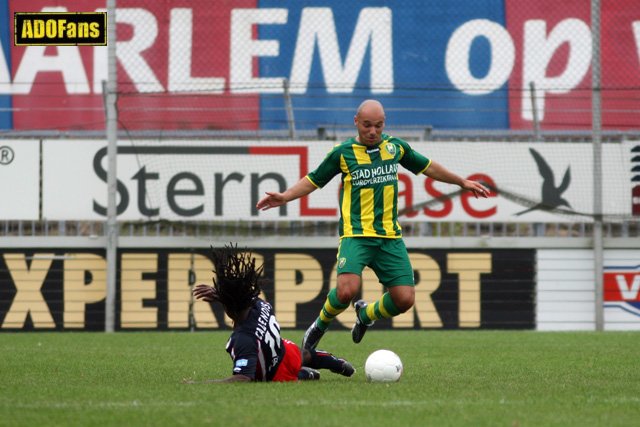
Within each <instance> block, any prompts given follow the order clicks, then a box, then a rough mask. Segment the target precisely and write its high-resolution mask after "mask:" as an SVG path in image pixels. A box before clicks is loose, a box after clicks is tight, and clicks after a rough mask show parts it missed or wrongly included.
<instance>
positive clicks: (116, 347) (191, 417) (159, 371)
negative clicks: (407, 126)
mask: <svg viewBox="0 0 640 427" xmlns="http://www.w3.org/2000/svg"><path fill="white" fill-rule="evenodd" d="M228 335H229V333H228V331H216V332H206V331H201V332H196V333H188V332H129V333H125V332H121V333H113V334H104V333H85V332H78V333H68V332H65V333H57V332H47V333H3V334H0V358H1V360H0V378H1V381H2V384H1V386H0V425H8V426H36V425H60V426H69V425H78V426H80V425H82V426H84V425H89V426H90V425H96V426H106V425H113V426H121V425H148V426H175V425H185V426H194V425H220V426H249V425H254V426H289V425H291V426H298V427H299V426H365V425H369V426H382V425H393V426H398V427H399V426H428V425H433V426H549V425H556V426H588V425H593V426H632V425H639V424H640V333H637V332H627V333H624V332H605V333H597V332H580V333H568V332H562V333H543V332H533V331H529V332H522V331H517V332H513V331H398V330H396V331H376V330H371V331H369V332H368V333H367V336H366V337H365V339H364V340H363V342H362V343H361V344H358V345H355V344H353V343H352V342H351V339H350V335H349V333H348V331H342V330H341V331H330V332H329V333H328V334H327V335H326V336H325V337H324V338H323V340H322V342H321V345H320V347H322V348H323V349H325V350H328V351H332V352H334V353H335V354H336V355H338V356H341V357H345V358H347V359H349V360H350V361H352V363H353V364H354V366H355V367H356V368H357V370H358V372H357V373H356V374H355V376H354V377H352V378H344V377H341V376H338V375H335V374H332V373H330V372H327V371H323V373H322V378H321V379H320V381H314V382H301V383H286V384H282V383H280V384H277V383H269V384H184V383H183V382H182V380H183V379H184V378H190V379H194V380H205V379H210V378H222V377H226V376H228V375H229V374H230V372H231V363H230V359H229V357H228V356H227V354H226V352H225V351H224V344H225V343H226V340H227V337H228ZM282 335H283V336H284V337H285V338H289V339H292V340H294V341H297V342H300V341H301V337H302V331H283V334H282ZM379 348H388V349H391V350H393V351H395V352H396V353H398V354H399V355H400V357H401V358H402V360H403V362H404V368H405V369H404V374H403V376H402V378H401V380H400V382H398V383H394V384H371V383H367V382H366V381H365V377H364V372H363V366H364V361H365V359H366V357H367V355H368V354H369V353H370V352H372V351H374V350H376V349H379Z"/></svg>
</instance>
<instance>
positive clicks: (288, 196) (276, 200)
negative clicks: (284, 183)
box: [256, 177, 316, 211]
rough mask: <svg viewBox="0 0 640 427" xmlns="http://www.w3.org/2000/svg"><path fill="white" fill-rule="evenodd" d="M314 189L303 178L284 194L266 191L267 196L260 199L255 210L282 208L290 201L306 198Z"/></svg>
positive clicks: (314, 187)
mask: <svg viewBox="0 0 640 427" xmlns="http://www.w3.org/2000/svg"><path fill="white" fill-rule="evenodd" d="M315 189H316V186H314V185H313V184H312V183H311V181H309V180H308V179H307V178H306V177H303V178H302V179H301V180H300V181H298V182H297V183H295V184H294V185H293V187H291V188H289V189H288V190H287V191H285V192H284V193H277V192H275V191H273V192H272V191H267V192H266V194H267V195H266V196H264V197H263V198H262V199H260V200H259V201H258V203H257V204H256V209H259V210H262V211H266V210H267V209H271V208H276V207H278V206H282V205H284V204H286V203H289V202H290V201H292V200H296V199H299V198H300V197H303V196H306V195H307V194H309V193H311V192H312V191H314V190H315Z"/></svg>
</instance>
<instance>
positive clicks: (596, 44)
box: [591, 0, 604, 331]
mask: <svg viewBox="0 0 640 427" xmlns="http://www.w3.org/2000/svg"><path fill="white" fill-rule="evenodd" d="M591 32H592V37H591V46H592V56H591V73H592V74H591V76H592V77H591V81H592V83H591V85H592V89H591V96H592V98H591V99H592V101H591V102H592V112H591V114H592V129H593V214H594V217H593V270H594V271H593V272H594V283H595V305H596V306H595V314H596V317H595V321H596V325H595V326H596V330H597V331H602V330H604V295H603V289H602V287H603V284H602V280H603V276H604V260H603V258H604V246H603V238H602V103H601V88H602V86H601V78H600V65H601V64H600V54H601V52H600V0H591Z"/></svg>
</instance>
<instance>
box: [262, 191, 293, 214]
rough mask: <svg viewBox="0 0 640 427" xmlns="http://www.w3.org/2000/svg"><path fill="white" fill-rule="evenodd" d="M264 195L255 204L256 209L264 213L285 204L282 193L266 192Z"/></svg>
mask: <svg viewBox="0 0 640 427" xmlns="http://www.w3.org/2000/svg"><path fill="white" fill-rule="evenodd" d="M265 194H266V196H264V197H263V198H262V199H260V200H259V201H258V203H257V204H256V209H259V210H261V211H266V210H267V209H271V208H276V207H278V206H282V205H284V204H285V203H287V201H286V200H285V198H284V195H283V194H282V193H276V192H270V191H267V192H265Z"/></svg>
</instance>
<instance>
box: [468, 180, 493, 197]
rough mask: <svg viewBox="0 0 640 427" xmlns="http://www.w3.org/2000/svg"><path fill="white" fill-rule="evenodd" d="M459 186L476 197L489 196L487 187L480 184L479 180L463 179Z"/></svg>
mask: <svg viewBox="0 0 640 427" xmlns="http://www.w3.org/2000/svg"><path fill="white" fill-rule="evenodd" d="M461 187H462V188H463V189H465V190H468V191H471V192H472V193H473V195H474V196H476V199H477V198H478V196H480V197H484V198H487V197H489V192H490V191H489V189H488V188H487V187H485V186H484V185H482V184H480V183H479V182H476V181H470V180H468V179H465V180H464V181H463V182H462V185H461Z"/></svg>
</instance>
